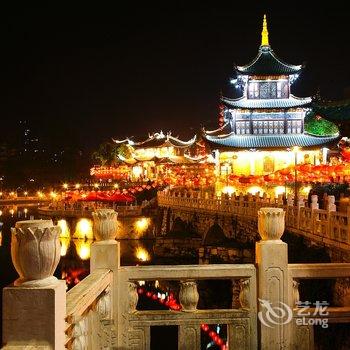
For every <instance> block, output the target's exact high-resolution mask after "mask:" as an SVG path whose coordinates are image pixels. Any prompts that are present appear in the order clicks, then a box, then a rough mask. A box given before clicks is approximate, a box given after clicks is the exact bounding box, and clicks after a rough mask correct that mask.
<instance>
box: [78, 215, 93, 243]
mask: <svg viewBox="0 0 350 350" xmlns="http://www.w3.org/2000/svg"><path fill="white" fill-rule="evenodd" d="M74 237H77V238H88V239H93V238H94V234H93V232H92V222H91V220H89V219H80V220H79V221H78V222H77V226H76V228H75V232H74Z"/></svg>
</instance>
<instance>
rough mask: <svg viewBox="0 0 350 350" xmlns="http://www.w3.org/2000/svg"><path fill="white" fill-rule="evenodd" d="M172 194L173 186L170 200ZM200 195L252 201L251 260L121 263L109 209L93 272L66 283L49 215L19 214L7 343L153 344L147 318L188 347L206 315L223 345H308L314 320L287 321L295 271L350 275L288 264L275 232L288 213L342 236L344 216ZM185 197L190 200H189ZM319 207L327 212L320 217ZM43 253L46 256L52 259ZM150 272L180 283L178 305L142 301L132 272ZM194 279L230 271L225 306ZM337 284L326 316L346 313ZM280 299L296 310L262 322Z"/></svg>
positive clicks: (143, 349)
mask: <svg viewBox="0 0 350 350" xmlns="http://www.w3.org/2000/svg"><path fill="white" fill-rule="evenodd" d="M168 199H169V198H165V199H164V201H166V200H168ZM173 199H174V197H172V196H171V198H170V200H169V201H172V200H173ZM177 199H181V200H188V199H191V198H180V197H178V198H177ZM192 199H195V198H192ZM160 200H162V198H160ZM197 200H198V201H201V202H200V205H201V206H202V207H203V208H205V210H210V211H211V210H213V209H212V208H214V207H215V208H216V209H215V210H218V208H219V209H220V208H226V210H228V209H232V208H234V209H232V210H243V213H248V212H250V213H253V212H254V211H255V215H256V216H257V217H258V218H259V221H258V228H259V234H260V236H261V238H262V240H261V241H259V242H257V243H256V253H255V256H256V264H255V265H253V264H218V265H215V264H214V265H176V266H129V267H121V266H120V247H119V243H118V242H117V241H115V240H114V239H113V238H114V237H116V235H117V233H116V232H115V229H116V226H115V221H116V214H115V213H108V215H106V213H100V214H98V213H97V214H96V215H95V216H94V217H95V221H96V222H95V226H94V227H95V230H97V231H98V234H97V238H99V239H100V241H97V242H95V243H93V244H92V246H91V260H90V275H89V276H87V277H86V278H85V279H84V280H83V281H82V282H80V283H79V284H78V285H76V286H75V287H74V288H72V289H71V290H70V291H68V292H67V293H66V291H65V283H64V281H59V280H57V279H53V278H52V273H53V266H55V264H56V253H55V252H56V249H54V248H55V247H56V243H57V239H58V236H57V235H56V234H55V231H56V229H55V228H52V227H53V225H52V222H51V221H50V220H49V221H48V222H45V221H44V220H43V221H40V222H30V221H28V222H27V224H26V223H19V224H17V227H16V228H15V230H13V232H12V235H13V236H12V237H13V238H12V244H13V247H12V248H13V254H12V256H13V260H14V263H15V266H16V269H17V271H18V273H19V275H20V279H19V280H18V281H17V282H16V284H15V285H11V286H9V287H6V288H5V289H4V291H3V305H4V310H3V330H4V332H3V342H4V345H5V349H6V348H8V349H11V348H13V346H15V347H16V348H21V346H22V345H23V344H25V345H26V346H28V345H32V346H33V347H35V346H36V348H38V347H39V346H41V347H43V348H45V346H46V348H51V349H64V348H68V349H103V348H104V349H112V348H116V349H138V350H139V349H140V350H150V349H151V331H150V329H151V327H153V326H177V327H178V348H179V349H186V350H195V349H199V348H200V347H201V344H200V339H201V336H200V332H201V325H202V324H203V323H204V324H223V325H227V335H228V339H227V341H228V345H229V348H230V349H237V350H248V349H250V350H255V349H257V348H260V349H262V350H265V349H266V350H275V349H276V350H277V349H281V348H283V349H298V350H299V349H301V350H304V349H305V350H306V349H313V336H312V335H313V330H312V326H311V325H298V324H296V323H295V322H293V320H294V319H296V316H297V310H296V309H295V303H296V302H297V301H299V298H300V296H299V291H298V285H299V281H300V280H301V279H305V278H339V279H340V278H343V279H344V278H349V277H350V264H288V249H287V244H286V243H284V242H282V240H281V239H280V237H281V235H282V234H283V230H284V227H285V225H286V226H287V227H288V220H290V221H289V225H292V224H293V225H295V223H297V224H298V225H299V226H300V225H301V226H302V228H303V229H304V230H306V231H307V230H310V227H311V228H312V229H313V230H316V232H317V234H318V235H323V234H325V233H327V232H329V231H327V230H329V226H325V225H323V221H327V220H335V221H337V222H338V223H337V224H336V225H335V227H337V228H333V231H332V232H333V233H332V234H333V235H338V236H340V237H341V235H342V234H344V233H343V230H344V228H343V226H345V227H347V222H346V223H344V222H341V220H342V218H343V216H341V215H340V214H341V213H337V212H333V211H328V212H327V213H326V214H325V213H324V211H320V210H318V209H314V210H311V209H310V208H305V207H300V208H298V207H293V206H288V207H287V208H285V211H284V210H283V208H277V207H276V206H274V207H272V208H271V207H269V208H266V203H265V204H264V203H263V204H262V205H260V204H261V203H260V202H254V201H253V200H251V199H250V201H249V204H247V202H245V201H244V200H238V201H237V202H238V204H237V203H236V202H234V203H226V202H225V203H221V202H218V200H215V199H209V198H208V199H206V201H208V202H205V200H204V199H197ZM225 201H226V200H225ZM177 203H178V202H177ZM186 203H187V205H193V202H186ZM181 204H183V203H181ZM197 204H199V203H198V202H197ZM236 204H237V205H236ZM272 204H273V203H272ZM331 204H332V203H331ZM261 207H263V208H261ZM189 208H191V207H190V206H189ZM207 208H210V209H207ZM258 209H259V212H258ZM220 210H222V209H220ZM288 212H289V213H288ZM323 215H328V216H327V217H326V218H324V217H323ZM337 215H340V216H337ZM252 216H253V215H252ZM310 220H311V223H310ZM26 225H27V226H28V227H30V230H29V231H28V232H29V233H30V234H26V235H23V237H22V233H21V232H20V230H19V228H20V227H21V226H22V227H21V229H22V231H23V229H24V227H25V226H26ZM337 225H338V226H337ZM327 227H328V228H327ZM306 231H305V232H306ZM41 233H43V234H41ZM23 239H24V240H28V242H29V241H30V242H29V244H28V247H29V248H30V245H33V244H34V245H35V244H36V243H35V242H36V241H37V240H38V239H41V240H42V241H43V240H44V241H45V243H44V244H43V245H42V246H41V247H40V248H39V249H22V248H25V247H21V242H23ZM31 240H33V242H32V241H31ZM28 242H26V244H27V243H28ZM22 258H23V259H22ZM28 261H32V262H33V266H32V267H31V268H29V270H28V271H29V272H30V273H29V272H28V271H27V270H25V269H23V266H22V262H26V264H28ZM44 261H46V262H50V264H51V265H50V268H47V266H48V264H46V263H43V262H44ZM34 272H35V273H34ZM155 280H157V281H159V282H160V283H164V282H166V281H172V283H174V282H176V283H179V286H180V288H179V290H180V292H179V294H178V297H179V302H180V304H181V306H182V309H181V310H178V311H174V310H171V311H170V310H151V311H146V310H140V309H139V306H138V292H137V286H138V284H139V281H155ZM201 280H230V281H232V283H231V287H230V289H231V291H230V292H231V294H232V303H231V305H232V308H229V309H204V310H202V309H199V308H198V300H199V298H200V297H201V295H200V292H199V291H198V289H197V282H198V281H201ZM342 290H343V292H342V294H341V296H342V305H341V306H339V307H337V308H330V312H329V315H330V316H329V317H330V318H331V319H332V321H333V322H350V310H349V305H348V303H349V301H350V292H349V291H350V288H348V287H346V285H345V287H344V285H343V289H342ZM281 303H283V304H282V305H284V306H285V307H287V308H289V309H290V310H292V318H293V317H294V318H293V320H289V321H288V322H282V321H283V320H280V322H276V323H274V324H273V325H271V324H270V325H269V324H266V319H265V321H264V322H263V320H264V319H263V318H261V315H263V314H264V312H266V308H267V307H268V306H269V305H271V306H272V307H277V306H278V305H281ZM293 308H294V311H293ZM293 312H294V313H293Z"/></svg>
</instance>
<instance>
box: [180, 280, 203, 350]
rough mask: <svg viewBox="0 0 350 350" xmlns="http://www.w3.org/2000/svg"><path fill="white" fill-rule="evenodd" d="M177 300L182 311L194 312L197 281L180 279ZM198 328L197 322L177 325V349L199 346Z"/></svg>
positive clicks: (192, 348) (191, 348)
mask: <svg viewBox="0 0 350 350" xmlns="http://www.w3.org/2000/svg"><path fill="white" fill-rule="evenodd" d="M180 283H181V286H180V293H179V300H180V303H181V306H182V311H185V312H195V311H196V310H197V304H198V300H199V294H198V291H197V283H196V282H195V281H193V280H186V281H180ZM200 336H201V334H200V329H199V327H198V325H197V324H195V323H193V324H186V325H180V326H179V340H178V348H179V349H188V350H195V349H199V348H200V339H201V337H200Z"/></svg>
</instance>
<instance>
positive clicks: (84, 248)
mask: <svg viewBox="0 0 350 350" xmlns="http://www.w3.org/2000/svg"><path fill="white" fill-rule="evenodd" d="M74 243H75V246H76V249H77V253H78V255H79V257H80V259H82V260H87V259H89V258H90V253H91V243H92V239H88V240H81V239H78V240H75V241H74Z"/></svg>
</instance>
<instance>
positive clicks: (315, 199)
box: [310, 194, 319, 210]
mask: <svg viewBox="0 0 350 350" xmlns="http://www.w3.org/2000/svg"><path fill="white" fill-rule="evenodd" d="M317 202H318V196H317V194H313V195H312V196H311V205H310V208H311V209H312V210H315V209H318V207H319V205H318V203H317Z"/></svg>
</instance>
